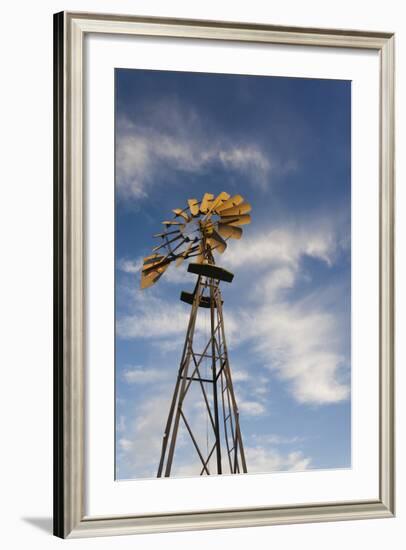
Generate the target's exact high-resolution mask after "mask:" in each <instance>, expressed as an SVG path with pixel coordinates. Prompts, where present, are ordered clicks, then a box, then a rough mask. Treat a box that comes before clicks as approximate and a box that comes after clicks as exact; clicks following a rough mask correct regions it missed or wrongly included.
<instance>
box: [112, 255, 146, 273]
mask: <svg viewBox="0 0 406 550" xmlns="http://www.w3.org/2000/svg"><path fill="white" fill-rule="evenodd" d="M142 263H143V258H137V259H136V260H126V259H124V258H123V259H121V260H119V262H118V268H119V269H121V271H124V273H131V274H135V273H139V272H140V270H141V267H142Z"/></svg>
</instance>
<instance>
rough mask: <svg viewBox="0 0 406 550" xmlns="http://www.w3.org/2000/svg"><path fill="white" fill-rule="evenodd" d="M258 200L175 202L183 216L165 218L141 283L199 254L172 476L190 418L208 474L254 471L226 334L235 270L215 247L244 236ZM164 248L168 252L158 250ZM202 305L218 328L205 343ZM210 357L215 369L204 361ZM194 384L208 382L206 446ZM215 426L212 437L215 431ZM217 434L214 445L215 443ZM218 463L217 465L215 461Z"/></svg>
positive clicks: (192, 267) (163, 464)
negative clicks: (194, 416) (200, 336)
mask: <svg viewBox="0 0 406 550" xmlns="http://www.w3.org/2000/svg"><path fill="white" fill-rule="evenodd" d="M250 210H251V206H250V205H249V204H248V203H246V202H244V200H243V198H242V197H241V195H235V196H233V197H230V195H228V193H225V192H223V193H220V195H218V196H217V197H214V195H212V194H210V193H206V194H205V195H204V196H203V199H202V200H201V201H200V202H199V201H197V200H196V199H189V200H188V206H187V207H186V208H185V209H174V210H173V212H174V214H175V218H174V219H173V220H170V221H165V222H163V224H164V225H165V227H166V230H165V231H164V232H163V233H159V234H157V235H156V237H158V238H161V239H162V243H161V244H160V245H158V246H156V247H155V248H154V249H153V252H154V253H153V254H152V255H151V256H148V257H147V258H145V259H144V265H143V270H142V275H141V288H147V287H149V286H151V285H153V284H154V283H155V282H156V281H157V280H158V279H159V278H160V277H161V276H162V275H163V273H165V271H166V269H167V268H168V266H169V265H170V263H171V262H173V261H175V264H176V265H177V266H179V265H180V264H181V263H182V262H183V261H184V260H186V259H189V258H195V261H194V262H193V263H190V264H189V266H188V271H189V272H190V273H194V274H196V275H197V282H196V285H195V288H194V291H193V293H189V292H182V293H181V300H182V301H184V302H186V303H188V304H190V306H191V311H190V317H189V323H188V327H187V331H186V338H185V343H184V347H183V353H182V358H181V362H180V367H179V371H178V375H177V379H176V384H175V389H174V393H173V397H172V402H171V405H170V409H169V414H168V419H167V422H166V426H165V430H164V435H163V441H162V449H161V456H160V461H159V466H158V472H157V476H158V477H162V476H165V477H168V476H170V475H171V471H172V465H173V461H174V457H175V450H176V444H177V437H178V433H179V427H180V424H181V423H182V424H183V425H184V427H185V428H186V431H187V434H188V436H189V437H190V440H191V442H192V444H193V447H194V449H195V451H196V456H197V457H198V459H199V461H200V467H199V472H196V473H200V475H210V474H212V473H216V474H222V473H231V474H236V473H241V472H247V465H246V460H245V454H244V446H243V441H242V436H241V429H240V421H239V412H238V407H237V403H236V399H235V394H234V389H233V383H232V376H231V369H230V364H229V358H228V352H227V344H226V337H225V327H224V317H223V300H222V296H221V288H220V282H221V281H225V282H228V283H231V281H232V280H233V277H234V276H233V274H232V273H230V272H229V271H226V270H225V269H223V268H221V267H219V266H217V265H216V264H215V259H214V255H213V252H214V251H217V252H219V253H221V254H222V253H223V252H224V251H225V250H226V248H227V242H226V241H227V240H228V239H239V238H241V236H242V229H241V227H240V226H241V225H244V224H247V223H249V222H250V221H251V218H250V215H249V214H248V212H250ZM158 250H159V251H160V253H158ZM202 308H204V309H208V310H210V333H209V336H208V339H207V341H205V342H204V344H200V347H199V345H198V344H199V342H197V338H196V323H197V320H198V317H199V311H200V312H201V311H202ZM207 363H209V364H210V374H209V375H206V376H204V373H203V367H204V366H205V365H207ZM192 384H193V385H195V386H196V387H197V388H198V389H200V395H201V397H202V398H203V402H204V414H205V416H206V419H207V425H208V433H207V438H206V448H204V446H203V445H202V443H201V441H200V443H199V439H200V440H201V437H200V436H201V434H198V433H196V429H195V428H194V427H193V426H192V423H191V422H190V419H189V418H188V413H187V407H185V404H186V400H187V398H188V397H189V396H190V393H191V389H192ZM209 431H210V436H209ZM209 440H210V445H209ZM213 465H214V466H213Z"/></svg>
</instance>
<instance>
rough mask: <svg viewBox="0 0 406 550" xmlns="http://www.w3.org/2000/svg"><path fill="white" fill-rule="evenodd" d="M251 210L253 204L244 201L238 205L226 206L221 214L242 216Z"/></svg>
mask: <svg viewBox="0 0 406 550" xmlns="http://www.w3.org/2000/svg"><path fill="white" fill-rule="evenodd" d="M248 212H251V205H250V204H249V203H248V202H242V203H241V204H238V205H237V206H232V207H231V208H226V209H225V210H222V211H221V213H220V215H221V216H241V215H242V214H248Z"/></svg>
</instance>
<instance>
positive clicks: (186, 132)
mask: <svg viewBox="0 0 406 550" xmlns="http://www.w3.org/2000/svg"><path fill="white" fill-rule="evenodd" d="M153 107H154V108H151V106H149V105H147V106H146V108H145V113H144V115H143V116H142V117H141V118H140V119H139V120H137V122H136V123H134V122H132V121H130V120H128V119H124V118H121V119H119V120H118V125H117V140H116V148H117V149H116V174H117V189H118V191H119V193H120V194H121V195H122V196H124V197H127V198H132V199H134V200H139V199H143V198H145V197H147V195H148V189H149V187H150V186H151V185H156V184H157V182H158V181H159V176H160V175H162V174H163V173H165V174H168V169H170V170H171V171H175V172H176V171H178V172H183V173H185V172H186V173H196V174H199V173H204V172H205V171H207V170H209V169H211V168H213V167H215V168H220V169H224V171H225V173H226V172H228V173H230V172H231V173H233V172H234V173H240V174H244V175H246V176H248V178H247V180H248V182H249V183H251V184H252V185H254V186H259V187H261V188H265V187H266V186H267V185H268V183H269V177H270V173H271V170H272V164H271V160H270V159H269V156H268V155H267V154H266V153H265V152H264V150H263V149H262V147H261V146H260V145H259V144H258V143H254V142H251V141H246V140H245V139H240V140H237V141H236V140H235V139H234V140H231V139H230V137H227V136H226V135H225V134H222V132H221V131H219V130H218V129H217V128H216V126H215V121H212V120H208V119H206V118H203V117H202V116H201V115H199V114H198V113H197V112H196V111H195V110H194V109H193V108H191V107H188V106H185V105H182V106H181V105H180V104H179V103H178V102H176V101H171V102H165V103H160V104H159V103H158V104H154V106H153ZM166 183H168V180H167V178H166Z"/></svg>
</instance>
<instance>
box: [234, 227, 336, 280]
mask: <svg viewBox="0 0 406 550" xmlns="http://www.w3.org/2000/svg"><path fill="white" fill-rule="evenodd" d="M337 237H338V236H337V227H335V224H334V222H332V221H328V220H320V219H319V218H318V219H317V222H316V223H314V222H312V223H309V222H308V221H307V222H303V223H300V224H284V226H280V227H277V228H265V229H263V230H262V231H258V232H256V233H253V232H252V231H250V232H249V234H248V235H247V236H246V237H244V238H243V239H241V240H239V241H235V242H233V246H232V247H230V249H229V250H227V265H229V266H230V267H232V268H236V267H238V268H239V269H252V267H253V266H255V268H256V270H258V269H264V268H269V267H273V268H274V267H275V266H285V267H291V268H295V270H297V269H298V266H299V262H300V261H301V260H302V258H303V257H304V256H309V257H312V258H316V259H319V260H322V261H324V262H325V263H326V264H327V265H329V266H331V265H332V263H333V261H334V257H335V255H336V253H337V251H338V241H337ZM283 274H284V278H285V280H284V282H285V285H287V286H292V284H293V282H294V279H292V278H291V277H290V278H289V272H286V271H285V272H280V273H279V276H281V275H283ZM287 277H288V278H287Z"/></svg>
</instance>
